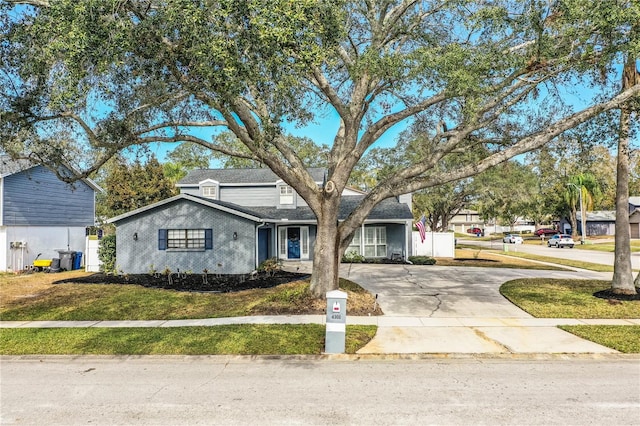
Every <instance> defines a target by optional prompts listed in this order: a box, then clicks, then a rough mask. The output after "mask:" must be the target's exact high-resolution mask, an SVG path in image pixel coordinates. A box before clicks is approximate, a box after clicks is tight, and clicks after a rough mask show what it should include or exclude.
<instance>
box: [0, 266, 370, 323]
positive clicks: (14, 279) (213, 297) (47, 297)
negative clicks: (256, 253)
mask: <svg viewBox="0 0 640 426" xmlns="http://www.w3.org/2000/svg"><path fill="white" fill-rule="evenodd" d="M89 275H90V274H85V273H83V272H82V273H80V272H67V273H63V274H44V273H39V274H32V275H22V276H19V275H18V276H16V275H3V276H0V320H2V321H34V320H40V321H53V320H57V321H106V320H114V321H118V320H174V319H198V318H223V317H237V316H250V315H300V314H317V315H324V313H325V309H326V305H325V302H324V301H322V300H316V299H314V298H313V297H312V296H311V293H310V292H309V282H308V280H306V281H304V280H303V281H295V282H291V283H287V284H281V285H278V286H275V287H271V288H259V289H253V290H243V291H238V292H230V293H198V292H186V291H185V292H183V291H175V290H166V289H159V288H146V287H142V286H139V285H131V284H129V285H122V284H55V282H59V281H64V280H67V279H70V278H73V279H74V280H75V281H82V277H83V276H85V277H86V276H89ZM87 280H88V279H87ZM340 287H341V289H342V290H343V291H346V292H347V294H348V300H349V302H348V304H347V315H381V314H382V311H380V308H379V306H377V304H376V303H375V297H374V296H373V295H371V294H370V293H368V292H367V291H365V290H364V289H362V287H360V286H358V285H357V284H355V283H353V282H350V281H348V280H342V279H341V281H340Z"/></svg>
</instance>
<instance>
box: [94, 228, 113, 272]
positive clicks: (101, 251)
mask: <svg viewBox="0 0 640 426" xmlns="http://www.w3.org/2000/svg"><path fill="white" fill-rule="evenodd" d="M98 259H100V262H102V265H100V270H101V271H102V272H107V273H110V272H115V270H116V236H115V234H110V235H105V236H104V237H102V239H101V240H100V245H99V246H98Z"/></svg>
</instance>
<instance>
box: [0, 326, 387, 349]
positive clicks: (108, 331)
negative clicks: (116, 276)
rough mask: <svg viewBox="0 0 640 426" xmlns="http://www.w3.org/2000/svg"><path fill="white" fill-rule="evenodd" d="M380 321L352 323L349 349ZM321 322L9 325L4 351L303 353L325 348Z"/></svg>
mask: <svg viewBox="0 0 640 426" xmlns="http://www.w3.org/2000/svg"><path fill="white" fill-rule="evenodd" d="M376 329H377V327H375V326H356V325H353V326H347V331H346V344H345V346H346V352H347V353H355V352H356V351H357V350H358V349H360V348H361V347H363V346H364V345H365V344H366V343H367V342H368V341H369V340H371V339H372V338H373V336H374V335H375V333H376ZM324 337H325V327H324V326H323V325H319V324H304V325H266V324H258V325H256V324H240V325H221V326H214V327H171V328H13V329H10V328H5V329H0V354H1V355H26V354H38V355H95V354H100V355H278V354H280V355H298V354H320V353H322V352H323V351H324Z"/></svg>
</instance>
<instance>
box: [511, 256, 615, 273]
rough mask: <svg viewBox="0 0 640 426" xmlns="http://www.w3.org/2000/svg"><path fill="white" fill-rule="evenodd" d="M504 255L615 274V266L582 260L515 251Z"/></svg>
mask: <svg viewBox="0 0 640 426" xmlns="http://www.w3.org/2000/svg"><path fill="white" fill-rule="evenodd" d="M503 254H504V255H505V256H511V257H519V258H522V259H530V260H537V261H540V262H548V263H555V264H556V265H564V266H571V267H573V268H580V269H587V270H590V271H596V272H613V266H611V265H602V264H598V263H590V262H582V261H580V260H570V259H561V258H558V257H551V256H540V255H537V254H530V253H522V252H513V251H509V252H506V253H503Z"/></svg>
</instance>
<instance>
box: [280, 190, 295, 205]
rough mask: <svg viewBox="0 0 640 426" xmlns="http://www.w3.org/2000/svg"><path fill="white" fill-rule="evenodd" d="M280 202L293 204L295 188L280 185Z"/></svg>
mask: <svg viewBox="0 0 640 426" xmlns="http://www.w3.org/2000/svg"><path fill="white" fill-rule="evenodd" d="M280 204H281V205H291V204H293V188H291V187H290V186H288V185H282V186H281V187H280Z"/></svg>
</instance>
